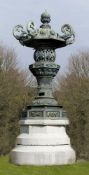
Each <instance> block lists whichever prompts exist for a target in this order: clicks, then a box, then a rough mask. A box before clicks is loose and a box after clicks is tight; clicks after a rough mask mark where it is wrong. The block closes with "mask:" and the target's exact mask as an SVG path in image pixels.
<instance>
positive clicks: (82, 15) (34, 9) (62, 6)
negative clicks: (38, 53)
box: [0, 0, 89, 71]
mask: <svg viewBox="0 0 89 175" xmlns="http://www.w3.org/2000/svg"><path fill="white" fill-rule="evenodd" d="M45 9H47V11H48V12H49V13H50V15H51V20H52V21H51V25H52V28H53V29H55V31H56V32H60V29H61V26H62V25H63V24H66V23H67V24H70V25H72V27H73V28H74V31H75V33H76V41H75V43H74V44H72V45H70V46H67V47H65V48H62V49H58V50H57V58H56V63H57V64H60V65H61V71H65V69H66V66H67V63H68V59H69V56H70V55H71V54H72V53H76V52H78V50H82V49H85V48H88V49H89V0H0V40H1V42H3V44H6V45H8V46H10V47H13V48H15V50H16V52H17V54H18V62H19V65H20V66H21V67H25V68H28V65H29V64H31V63H33V58H32V57H33V50H32V49H31V48H26V47H23V46H21V45H20V44H19V42H18V41H17V40H16V39H15V38H14V37H13V35H12V29H13V27H14V26H15V25H17V24H22V25H23V26H25V25H26V24H27V22H28V21H29V20H33V21H34V22H35V24H36V26H37V27H39V25H40V15H41V13H42V12H44V10H45Z"/></svg>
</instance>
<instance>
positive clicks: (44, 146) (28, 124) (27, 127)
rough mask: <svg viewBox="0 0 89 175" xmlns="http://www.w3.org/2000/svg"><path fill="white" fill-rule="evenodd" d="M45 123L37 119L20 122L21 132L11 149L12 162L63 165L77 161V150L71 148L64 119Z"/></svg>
mask: <svg viewBox="0 0 89 175" xmlns="http://www.w3.org/2000/svg"><path fill="white" fill-rule="evenodd" d="M39 123H40V125H39ZM44 123H45V125H44V124H43V123H42V122H41V121H40V122H38V121H36V120H34V121H33V122H32V120H31V121H30V120H25V121H21V122H20V124H21V134H20V135H19V136H18V137H17V141H16V147H15V148H14V149H13V150H12V151H11V154H10V159H11V162H13V163H15V164H19V165H63V164H71V163H74V162H75V151H74V150H73V149H72V148H71V145H70V139H69V137H68V135H67V134H66V131H65V126H64V125H65V124H63V121H60V120H55V122H52V120H48V121H47V120H45V121H44ZM54 123H55V124H54ZM60 123H61V124H62V126H61V125H60ZM64 123H65V121H64ZM66 124H68V123H67V122H66Z"/></svg>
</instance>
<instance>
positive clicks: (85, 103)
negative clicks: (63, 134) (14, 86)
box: [56, 51, 89, 159]
mask: <svg viewBox="0 0 89 175" xmlns="http://www.w3.org/2000/svg"><path fill="white" fill-rule="evenodd" d="M57 85H58V86H57V91H56V98H57V100H58V101H59V103H62V105H63V106H64V107H65V109H66V110H67V112H68V117H69V119H70V127H69V130H68V133H69V135H70V137H71V143H72V145H73V146H74V149H75V150H76V153H77V157H78V158H85V159H89V52H87V51H85V52H79V53H78V54H75V55H71V58H70V60H69V65H68V69H67V71H66V73H65V75H63V76H61V77H60V78H57Z"/></svg>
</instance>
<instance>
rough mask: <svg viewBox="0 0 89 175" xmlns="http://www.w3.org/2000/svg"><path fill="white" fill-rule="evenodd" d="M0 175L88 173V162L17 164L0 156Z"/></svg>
mask: <svg viewBox="0 0 89 175" xmlns="http://www.w3.org/2000/svg"><path fill="white" fill-rule="evenodd" d="M0 175H89V162H84V163H76V164H73V165H65V166H64V165H62V166H25V165H24V166H17V165H13V164H11V163H10V162H9V158H8V156H3V157H0Z"/></svg>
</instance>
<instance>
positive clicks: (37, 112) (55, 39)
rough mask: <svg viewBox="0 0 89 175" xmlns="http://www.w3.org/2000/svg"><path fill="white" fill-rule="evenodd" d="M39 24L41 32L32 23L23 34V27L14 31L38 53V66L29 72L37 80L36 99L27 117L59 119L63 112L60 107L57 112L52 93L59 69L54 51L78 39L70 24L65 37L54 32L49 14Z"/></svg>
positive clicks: (35, 59)
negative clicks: (53, 82)
mask: <svg viewBox="0 0 89 175" xmlns="http://www.w3.org/2000/svg"><path fill="white" fill-rule="evenodd" d="M40 20H41V22H42V24H41V25H40V27H39V28H38V29H37V28H36V26H35V24H34V22H33V21H30V22H29V23H28V24H27V26H26V30H24V28H23V27H22V26H21V25H17V26H15V28H14V29H13V35H14V37H15V38H16V39H17V40H19V42H20V43H21V44H22V45H24V46H26V47H32V48H34V49H35V52H34V61H35V63H33V64H31V65H30V66H29V69H30V71H31V72H32V73H33V75H34V76H35V77H36V79H37V83H38V87H37V96H36V97H35V99H34V100H33V102H32V106H31V109H30V113H29V114H30V115H29V116H28V117H29V118H35V117H36V118H50V119H57V118H59V119H60V116H62V115H60V113H61V110H62V109H61V106H59V109H58V103H57V101H56V100H55V99H54V96H53V93H52V80H53V79H54V77H55V76H56V74H57V73H58V71H59V69H60V66H59V65H57V64H55V59H56V52H55V50H56V49H57V48H61V47H64V46H66V45H68V44H72V43H73V42H74V39H75V34H74V31H73V29H72V27H71V26H70V25H69V24H65V25H63V26H62V28H61V32H62V35H60V34H59V33H57V32H55V31H54V30H53V29H52V28H51V25H50V21H51V16H50V14H49V13H48V12H47V11H45V12H44V13H42V14H41V18H40ZM41 106H43V110H42V111H41V109H40V107H41ZM34 107H36V108H34ZM37 107H38V108H37ZM50 107H51V108H50ZM58 110H59V111H58ZM62 112H64V111H62ZM65 117H67V116H65Z"/></svg>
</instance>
